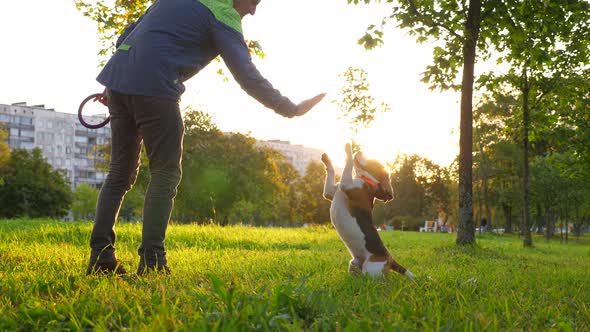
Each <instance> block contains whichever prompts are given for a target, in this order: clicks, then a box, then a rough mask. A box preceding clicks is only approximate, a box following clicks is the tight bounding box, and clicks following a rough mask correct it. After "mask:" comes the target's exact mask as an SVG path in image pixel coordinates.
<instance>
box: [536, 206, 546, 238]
mask: <svg viewBox="0 0 590 332" xmlns="http://www.w3.org/2000/svg"><path fill="white" fill-rule="evenodd" d="M542 211H543V210H542V209H541V204H540V203H537V221H536V224H537V234H543V220H545V218H544V216H543V212H542ZM545 226H546V225H545Z"/></svg>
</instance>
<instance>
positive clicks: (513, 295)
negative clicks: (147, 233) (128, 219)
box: [0, 219, 590, 331]
mask: <svg viewBox="0 0 590 332" xmlns="http://www.w3.org/2000/svg"><path fill="white" fill-rule="evenodd" d="M117 227H118V229H117V233H118V235H119V238H120V239H126V240H129V241H125V240H122V241H120V242H118V244H117V252H118V254H119V258H120V260H121V261H122V262H123V263H124V264H125V266H127V267H131V266H132V265H135V264H137V261H138V257H137V254H136V249H137V248H136V242H134V241H131V240H130V239H138V238H139V237H140V236H141V225H138V224H121V225H118V226H117ZM91 229H92V225H91V224H89V223H80V222H73V223H61V222H55V221H52V220H30V219H19V220H0V256H1V257H2V260H0V330H8V331H15V330H22V331H25V330H26V331H33V330H109V331H110V330H116V331H119V330H131V331H164V330H166V331H176V330H190V331H212V330H216V331H249V330H257V331H258V330H260V331H269V330H272V331H331V330H347V331H396V330H399V331H424V330H427V331H436V330H450V331H465V330H467V331H469V330H474V331H487V330H493V331H503V330H524V331H550V330H564V331H567V330H575V331H586V330H588V329H590V325H589V324H590V309H589V308H588V305H587V304H588V303H590V293H589V292H587V291H586V285H587V282H588V279H589V278H590V260H589V259H588V255H589V254H590V239H589V238H588V236H587V235H586V236H584V237H581V238H580V239H579V240H575V241H572V243H570V244H568V245H563V244H560V243H559V242H558V241H550V242H545V241H536V243H537V245H536V247H535V248H532V249H530V250H526V251H523V250H522V246H521V244H520V241H519V240H518V239H517V238H516V237H512V236H495V235H491V234H485V235H483V236H479V237H478V245H477V246H474V247H467V248H464V247H456V246H455V245H454V239H453V236H452V235H449V234H434V233H416V232H398V231H394V232H380V235H381V236H382V238H383V241H384V243H385V245H386V246H387V247H388V248H390V249H391V251H392V253H393V254H394V256H395V258H396V260H398V261H399V262H400V263H402V264H403V265H405V266H407V267H408V268H409V269H411V270H412V271H413V272H414V273H415V274H416V275H417V276H418V278H417V282H416V283H412V282H409V281H407V280H405V279H404V278H402V277H400V276H399V275H391V276H389V277H387V278H385V279H373V278H369V277H352V276H350V275H349V274H348V272H347V267H348V260H349V259H350V256H349V254H348V252H347V250H346V249H345V247H344V245H343V244H342V241H341V240H340V238H339V237H338V235H337V234H336V232H335V231H334V230H333V229H332V228H330V227H312V228H307V229H303V228H299V229H294V228H289V229H278V228H254V227H238V226H230V227H217V226H194V225H171V226H170V227H169V231H168V238H167V244H168V248H169V251H168V258H169V263H170V266H171V268H172V269H173V274H172V275H170V276H166V277H163V276H147V277H140V278H138V277H131V276H129V277H123V278H108V277H86V276H84V275H83V270H84V266H85V263H86V260H87V258H88V245H87V242H86V241H87V239H88V237H89V236H90V232H91ZM565 304H567V305H565Z"/></svg>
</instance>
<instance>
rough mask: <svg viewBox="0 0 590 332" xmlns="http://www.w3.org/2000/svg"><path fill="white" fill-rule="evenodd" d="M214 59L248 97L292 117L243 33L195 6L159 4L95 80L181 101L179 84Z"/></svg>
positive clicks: (190, 1) (186, 0) (166, 0)
mask: <svg viewBox="0 0 590 332" xmlns="http://www.w3.org/2000/svg"><path fill="white" fill-rule="evenodd" d="M231 10H233V8H231ZM236 14H237V13H236ZM238 17H239V16H238ZM218 55H221V57H222V58H223V61H224V62H225V64H226V65H227V67H228V68H229V70H230V72H231V73H232V75H233V77H234V78H235V79H236V81H237V82H238V83H239V84H240V86H241V87H242V89H244V90H245V91H246V92H247V93H248V94H249V95H251V96H252V97H254V98H255V99H256V100H258V101H259V102H260V103H262V104H263V105H264V106H266V107H268V108H270V109H273V110H275V112H277V113H279V114H281V115H283V116H286V117H292V116H294V115H295V114H294V113H295V108H296V106H295V105H294V104H293V103H292V102H291V101H290V100H289V99H288V98H287V97H284V96H283V95H282V94H281V93H280V92H279V91H278V90H276V89H275V88H273V86H272V85H271V84H270V82H268V81H267V80H266V79H265V78H264V77H262V75H261V74H260V72H259V71H258V70H257V69H256V67H255V66H254V64H253V63H252V58H251V56H250V52H249V50H248V47H247V45H246V43H245V41H244V36H243V35H242V33H241V32H238V31H237V30H235V29H234V28H232V27H230V26H229V25H226V24H224V23H222V22H221V21H220V20H218V19H217V18H216V17H215V15H214V14H213V13H212V12H211V11H210V10H209V8H207V7H206V6H205V5H203V4H202V3H200V2H199V1H197V0H157V1H156V2H155V3H154V4H153V5H152V6H151V7H150V8H149V9H148V10H147V11H146V13H145V14H144V15H143V16H142V17H141V18H140V19H139V20H137V21H136V22H135V23H133V24H132V25H130V26H129V27H127V28H126V29H125V32H124V33H123V34H122V35H121V36H120V37H119V39H118V40H117V51H116V52H115V54H114V55H113V56H112V57H111V59H110V60H109V61H108V62H107V64H106V65H105V67H104V68H103V70H102V71H101V72H100V74H99V75H98V77H97V80H98V82H100V83H101V84H103V85H104V86H106V87H107V88H109V89H112V90H114V91H117V92H119V93H124V94H130V95H142V96H151V97H161V98H167V99H173V100H179V99H180V96H181V95H182V93H183V92H184V90H185V88H184V84H183V82H184V81H186V80H188V79H189V78H191V77H192V76H194V75H195V74H197V73H198V72H199V71H201V69H203V68H204V67H205V66H207V65H208V64H209V63H210V62H211V60H213V59H214V58H215V57H216V56H218Z"/></svg>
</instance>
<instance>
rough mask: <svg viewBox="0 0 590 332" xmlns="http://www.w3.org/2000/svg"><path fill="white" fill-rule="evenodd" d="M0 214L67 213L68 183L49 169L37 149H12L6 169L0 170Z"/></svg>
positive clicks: (14, 215)
mask: <svg viewBox="0 0 590 332" xmlns="http://www.w3.org/2000/svg"><path fill="white" fill-rule="evenodd" d="M0 175H1V176H2V177H3V178H4V185H3V186H1V187H0V202H1V203H0V216H1V217H4V218H15V217H21V216H27V217H54V218H61V217H64V216H65V215H66V214H67V213H68V209H69V208H70V205H71V203H72V191H71V189H70V185H69V183H68V182H67V181H66V180H65V177H64V176H63V174H62V173H61V172H60V171H59V170H53V169H52V167H51V165H49V164H48V163H47V161H46V160H45V159H44V158H43V156H42V153H41V150H40V149H33V150H32V151H27V150H14V151H12V153H11V158H10V161H9V162H8V165H7V167H6V170H5V171H4V172H3V173H2V174H0Z"/></svg>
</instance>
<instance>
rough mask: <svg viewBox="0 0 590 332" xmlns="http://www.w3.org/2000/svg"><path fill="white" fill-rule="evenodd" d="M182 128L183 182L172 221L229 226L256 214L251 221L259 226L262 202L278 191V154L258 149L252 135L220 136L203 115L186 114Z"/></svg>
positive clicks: (196, 113)
mask: <svg viewBox="0 0 590 332" xmlns="http://www.w3.org/2000/svg"><path fill="white" fill-rule="evenodd" d="M184 123H185V136H184V150H183V162H182V168H183V180H182V181H181V183H180V186H179V190H178V195H177V197H176V204H175V208H174V211H173V218H174V219H175V220H177V221H180V222H189V221H193V220H196V221H197V222H209V221H213V222H216V223H220V224H228V223H230V222H234V221H235V220H231V218H232V217H236V216H241V215H244V212H247V211H251V213H252V214H254V215H256V218H255V219H256V220H254V221H252V222H254V223H257V224H259V223H262V222H263V221H262V217H263V216H264V215H265V213H266V215H267V216H268V213H267V212H268V207H267V206H265V205H264V204H263V203H265V202H270V201H272V197H273V196H274V195H277V194H278V193H279V191H280V189H281V188H282V181H283V178H282V176H281V174H280V173H279V163H277V159H276V152H274V151H273V150H270V149H268V148H263V147H259V146H258V145H257V144H256V140H255V139H254V138H252V137H250V136H247V135H242V134H233V133H222V132H221V131H220V130H219V129H218V128H217V126H216V125H215V123H214V121H213V120H212V118H211V117H210V116H209V115H208V114H207V113H206V112H203V111H195V110H192V109H189V110H188V111H187V112H185V114H184ZM234 209H238V210H234ZM239 211H242V212H239ZM248 213H250V212H248ZM250 221H251V220H240V221H237V222H250Z"/></svg>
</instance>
